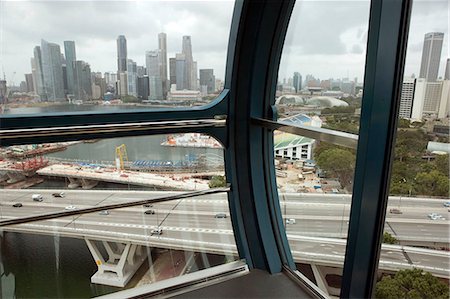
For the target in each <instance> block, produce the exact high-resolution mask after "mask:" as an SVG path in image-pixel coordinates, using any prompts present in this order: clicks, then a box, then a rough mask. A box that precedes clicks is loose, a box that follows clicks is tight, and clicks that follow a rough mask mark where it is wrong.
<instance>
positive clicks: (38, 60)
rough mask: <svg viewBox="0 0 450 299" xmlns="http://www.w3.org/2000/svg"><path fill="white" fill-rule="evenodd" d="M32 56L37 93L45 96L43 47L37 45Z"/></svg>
mask: <svg viewBox="0 0 450 299" xmlns="http://www.w3.org/2000/svg"><path fill="white" fill-rule="evenodd" d="M33 54H34V55H33V57H32V58H31V74H32V75H33V85H34V88H33V89H34V92H35V94H37V95H39V96H41V97H43V94H44V85H43V84H44V77H43V73H42V56H41V47H39V46H36V47H35V48H34V50H33Z"/></svg>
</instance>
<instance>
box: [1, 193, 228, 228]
mask: <svg viewBox="0 0 450 299" xmlns="http://www.w3.org/2000/svg"><path fill="white" fill-rule="evenodd" d="M228 191H230V186H227V187H223V188H212V189H208V190H202V191H192V192H186V193H181V194H175V195H169V196H163V197H158V198H153V199H142V200H136V201H131V202H125V203H118V204H109V205H103V206H97V207H92V208H82V209H77V210H71V211H67V210H64V211H59V212H52V213H46V214H41V215H33V216H27V217H20V218H15V219H8V220H0V227H3V226H8V225H17V224H23V223H29V222H34V221H41V220H49V219H55V218H61V217H67V216H74V215H82V214H87V213H94V212H100V211H104V210H113V209H120V208H129V207H135V206H140V205H144V204H154V203H159V202H165V201H170V200H176V199H184V198H191V197H196V196H201V195H208V194H216V193H222V192H228Z"/></svg>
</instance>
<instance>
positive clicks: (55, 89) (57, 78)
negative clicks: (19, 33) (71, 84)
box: [41, 40, 64, 101]
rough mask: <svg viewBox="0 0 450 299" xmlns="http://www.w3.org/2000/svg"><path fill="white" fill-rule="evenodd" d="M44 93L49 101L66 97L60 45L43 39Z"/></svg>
mask: <svg viewBox="0 0 450 299" xmlns="http://www.w3.org/2000/svg"><path fill="white" fill-rule="evenodd" d="M41 50H42V70H43V75H44V84H43V85H44V93H45V95H46V96H47V99H48V100H49V101H58V100H63V99H64V82H63V70H62V62H61V50H60V47H59V45H57V44H54V43H49V42H47V41H45V40H41Z"/></svg>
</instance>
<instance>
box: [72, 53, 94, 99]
mask: <svg viewBox="0 0 450 299" xmlns="http://www.w3.org/2000/svg"><path fill="white" fill-rule="evenodd" d="M73 77H74V95H75V99H77V100H80V101H86V100H88V99H90V98H91V97H92V79H91V67H90V66H89V64H87V63H86V62H84V61H81V60H77V61H75V62H74V63H73Z"/></svg>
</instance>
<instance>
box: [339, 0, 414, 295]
mask: <svg viewBox="0 0 450 299" xmlns="http://www.w3.org/2000/svg"><path fill="white" fill-rule="evenodd" d="M411 5H412V0H379V1H372V3H371V9H370V21H369V35H368V42H367V54H366V69H365V78H364V95H363V100H362V109H361V124H360V130H359V142H358V150H357V153H356V154H357V157H356V170H355V181H354V187H353V197H352V205H351V210H350V220H349V230H348V238H347V240H348V241H347V248H346V254H345V262H344V275H343V279H342V288H341V298H371V297H372V294H373V291H374V286H375V282H376V277H377V269H378V261H379V257H380V251H381V242H382V235H383V228H384V223H385V217H386V208H387V202H388V194H389V182H390V172H391V166H392V162H393V147H394V145H395V136H396V131H397V120H398V117H397V115H398V110H399V106H400V91H401V83H402V80H403V70H404V64H405V57H406V44H407V39H408V32H409V21H410V15H411Z"/></svg>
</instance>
